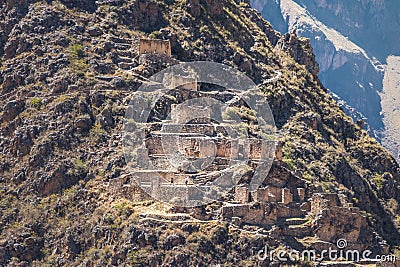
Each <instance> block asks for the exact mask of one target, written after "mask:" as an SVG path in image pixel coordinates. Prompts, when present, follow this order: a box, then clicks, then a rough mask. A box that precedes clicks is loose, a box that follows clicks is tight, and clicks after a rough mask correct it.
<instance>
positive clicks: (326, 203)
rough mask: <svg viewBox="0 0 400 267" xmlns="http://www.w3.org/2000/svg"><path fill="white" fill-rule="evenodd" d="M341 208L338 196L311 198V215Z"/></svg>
mask: <svg viewBox="0 0 400 267" xmlns="http://www.w3.org/2000/svg"><path fill="white" fill-rule="evenodd" d="M339 206H341V203H340V199H339V196H338V195H337V194H323V193H317V194H314V195H313V196H312V198H311V213H312V214H318V213H320V212H322V211H323V210H324V209H329V208H333V207H339Z"/></svg>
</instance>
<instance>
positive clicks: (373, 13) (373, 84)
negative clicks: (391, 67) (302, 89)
mask: <svg viewBox="0 0 400 267" xmlns="http://www.w3.org/2000/svg"><path fill="white" fill-rule="evenodd" d="M252 5H253V7H254V8H256V9H258V10H259V11H260V12H261V13H262V14H263V16H264V17H265V18H266V19H267V20H268V21H270V22H271V24H272V25H273V26H274V27H275V28H276V29H277V30H279V31H281V32H283V33H285V32H292V31H293V30H295V31H296V32H297V34H298V35H300V36H304V37H307V38H310V43H311V45H312V47H313V49H314V52H315V54H316V60H317V62H318V64H319V67H320V73H319V77H320V79H321V81H322V83H323V84H324V85H325V86H326V87H327V88H328V89H329V90H330V91H331V92H332V94H333V95H334V96H335V97H336V98H337V100H339V103H341V104H342V107H343V108H344V109H345V110H346V111H347V113H348V114H349V115H351V116H352V117H353V119H355V120H359V119H363V120H365V121H366V122H367V124H368V125H367V127H369V129H370V133H371V135H373V136H375V137H377V138H378V139H379V140H381V139H382V137H383V136H384V135H385V133H384V131H385V129H387V125H385V124H384V122H383V118H382V112H381V111H382V104H381V98H380V92H381V91H382V86H383V85H382V84H383V83H382V81H383V77H384V69H385V66H384V64H385V63H386V57H387V56H389V55H391V54H394V55H398V54H399V53H400V51H399V50H400V48H399V46H398V45H396V44H398V42H399V38H400V36H399V35H398V34H396V30H397V29H398V28H399V24H400V15H399V12H398V11H399V10H400V3H398V2H396V1H383V0H362V1H357V2H354V3H349V2H348V1H343V0H334V1H326V0H254V1H252Z"/></svg>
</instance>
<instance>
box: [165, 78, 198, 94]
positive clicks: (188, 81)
mask: <svg viewBox="0 0 400 267" xmlns="http://www.w3.org/2000/svg"><path fill="white" fill-rule="evenodd" d="M176 87H180V88H182V89H186V90H191V91H197V89H198V84H197V79H196V78H192V77H185V76H181V75H174V76H173V77H172V79H171V88H176Z"/></svg>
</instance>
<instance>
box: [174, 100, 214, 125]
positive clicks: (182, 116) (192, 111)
mask: <svg viewBox="0 0 400 267" xmlns="http://www.w3.org/2000/svg"><path fill="white" fill-rule="evenodd" d="M193 119H195V120H198V121H199V120H201V122H203V123H211V108H209V107H201V106H190V107H186V106H183V107H181V106H178V105H176V104H172V106H171V120H172V123H175V124H186V123H189V122H190V121H191V120H193Z"/></svg>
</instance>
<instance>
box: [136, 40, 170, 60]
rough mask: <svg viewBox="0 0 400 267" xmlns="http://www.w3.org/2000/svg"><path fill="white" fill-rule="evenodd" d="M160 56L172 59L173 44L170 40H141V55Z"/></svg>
mask: <svg viewBox="0 0 400 267" xmlns="http://www.w3.org/2000/svg"><path fill="white" fill-rule="evenodd" d="M151 53H155V54H159V55H166V56H168V57H171V43H170V41H169V40H158V39H140V44H139V54H140V55H143V54H151Z"/></svg>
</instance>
